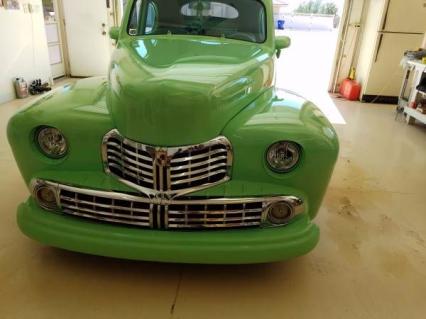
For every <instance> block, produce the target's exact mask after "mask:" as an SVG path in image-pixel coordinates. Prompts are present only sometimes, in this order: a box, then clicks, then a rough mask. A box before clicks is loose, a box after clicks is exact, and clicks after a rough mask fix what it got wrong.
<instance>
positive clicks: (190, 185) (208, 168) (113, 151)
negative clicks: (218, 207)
mask: <svg viewBox="0 0 426 319" xmlns="http://www.w3.org/2000/svg"><path fill="white" fill-rule="evenodd" d="M102 156H103V161H104V166H105V170H106V171H107V172H108V173H110V174H112V175H114V176H116V177H118V178H120V180H121V181H122V182H124V183H126V184H128V185H129V186H132V187H135V188H136V189H138V190H140V191H141V192H143V193H145V194H147V195H153V194H158V193H163V194H168V195H171V196H173V195H182V194H187V193H189V192H193V191H196V190H199V189H203V188H206V187H210V186H213V185H216V184H218V183H222V182H224V181H227V180H229V174H230V169H231V166H232V149H231V144H230V143H229V141H228V140H227V139H226V138H225V137H218V138H216V139H214V140H211V141H209V142H206V143H203V144H198V145H190V146H183V147H172V148H161V147H153V146H149V145H144V144H141V143H138V142H135V141H132V140H129V139H126V138H124V137H122V136H121V135H120V134H119V132H118V131H117V130H113V131H111V132H109V133H108V134H107V135H106V136H105V137H104V140H103V148H102Z"/></svg>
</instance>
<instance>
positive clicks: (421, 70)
mask: <svg viewBox="0 0 426 319" xmlns="http://www.w3.org/2000/svg"><path fill="white" fill-rule="evenodd" d="M424 78H426V64H423V63H422V62H421V61H408V62H407V63H406V67H405V76H404V81H403V83H402V88H401V93H400V95H399V103H398V109H399V111H402V112H403V113H404V114H405V118H406V120H407V123H408V124H413V123H414V122H415V120H417V121H419V122H422V123H423V124H426V114H423V113H421V112H420V111H418V110H417V109H416V108H417V104H418V103H420V102H421V101H423V100H425V99H426V93H425V92H422V91H419V90H417V89H416V87H417V86H418V85H419V83H420V82H421V81H422V79H424Z"/></svg>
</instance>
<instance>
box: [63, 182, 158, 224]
mask: <svg viewBox="0 0 426 319" xmlns="http://www.w3.org/2000/svg"><path fill="white" fill-rule="evenodd" d="M59 201H60V207H61V208H62V212H63V213H65V214H70V215H75V216H80V217H86V218H91V219H97V220H103V221H106V222H112V223H121V224H130V225H137V226H142V227H150V226H151V224H152V221H151V216H152V215H151V209H152V208H151V205H150V204H149V203H147V202H143V201H137V200H136V199H132V200H123V199H117V198H113V197H107V196H101V195H100V194H96V195H95V194H93V195H88V194H84V193H82V192H78V191H70V190H65V189H61V190H60V193H59Z"/></svg>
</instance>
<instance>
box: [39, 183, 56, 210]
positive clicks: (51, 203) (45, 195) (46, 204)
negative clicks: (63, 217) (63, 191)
mask: <svg viewBox="0 0 426 319" xmlns="http://www.w3.org/2000/svg"><path fill="white" fill-rule="evenodd" d="M34 196H35V198H36V199H37V201H38V203H39V205H40V206H41V207H42V208H45V209H48V210H54V209H57V208H58V204H57V201H56V191H55V189H54V188H52V187H49V186H46V185H40V186H38V187H37V188H36V189H35V191H34Z"/></svg>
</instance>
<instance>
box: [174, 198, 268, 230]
mask: <svg viewBox="0 0 426 319" xmlns="http://www.w3.org/2000/svg"><path fill="white" fill-rule="evenodd" d="M167 209H168V213H167V219H166V220H167V222H168V224H167V228H232V227H250V226H259V225H260V224H261V222H262V212H263V209H264V204H263V202H262V201H259V202H253V203H235V204H205V205H197V204H189V205H185V204H172V205H169V206H168V207H167Z"/></svg>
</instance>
